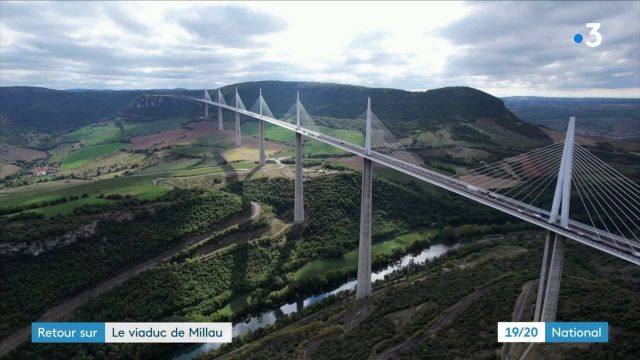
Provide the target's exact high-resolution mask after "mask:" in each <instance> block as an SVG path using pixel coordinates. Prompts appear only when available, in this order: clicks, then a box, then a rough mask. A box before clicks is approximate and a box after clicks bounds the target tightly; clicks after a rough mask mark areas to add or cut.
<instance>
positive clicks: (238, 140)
mask: <svg viewBox="0 0 640 360" xmlns="http://www.w3.org/2000/svg"><path fill="white" fill-rule="evenodd" d="M236 108H240V96H239V95H238V87H237V86H236ZM235 115H236V146H238V147H240V146H242V133H241V130H240V113H239V112H237V111H236V112H235Z"/></svg>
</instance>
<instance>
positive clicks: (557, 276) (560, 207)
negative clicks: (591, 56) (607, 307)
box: [533, 116, 576, 321]
mask: <svg viewBox="0 0 640 360" xmlns="http://www.w3.org/2000/svg"><path fill="white" fill-rule="evenodd" d="M575 122H576V119H575V117H573V116H572V117H570V118H569V126H568V128H567V134H566V136H565V141H564V149H563V152H562V159H561V160H560V169H559V170H558V180H557V182H556V189H555V193H554V196H553V204H552V206H551V213H550V214H549V223H553V224H555V223H557V222H558V220H560V225H561V226H562V227H565V228H568V227H569V203H570V197H571V172H572V167H573V149H574V146H573V145H574V141H575ZM558 216H559V217H560V219H558ZM565 247H566V238H565V237H564V236H560V235H558V234H555V233H552V232H551V231H548V232H547V237H546V239H545V242H544V254H543V256H542V269H541V270H540V282H539V284H538V295H537V299H536V308H535V313H534V319H533V320H534V321H555V318H556V310H557V307H558V296H559V294H560V281H561V278H562V268H563V266H564V254H565Z"/></svg>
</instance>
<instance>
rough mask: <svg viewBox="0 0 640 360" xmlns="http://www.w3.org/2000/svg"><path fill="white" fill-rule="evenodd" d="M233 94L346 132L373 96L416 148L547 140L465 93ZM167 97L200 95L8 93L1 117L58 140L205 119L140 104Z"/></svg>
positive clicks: (281, 89)
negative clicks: (103, 123) (113, 127)
mask: <svg viewBox="0 0 640 360" xmlns="http://www.w3.org/2000/svg"><path fill="white" fill-rule="evenodd" d="M236 86H237V87H238V91H239V93H240V96H241V98H242V99H243V100H244V102H245V105H246V106H247V107H250V106H251V104H253V103H254V101H255V99H256V98H257V95H258V91H259V89H262V91H263V94H264V96H265V99H266V101H267V102H268V104H269V106H270V107H271V109H272V111H273V112H274V114H276V116H279V115H282V114H284V113H286V111H287V110H288V109H289V108H290V107H291V105H292V104H293V103H294V102H295V96H296V91H300V94H301V99H302V101H303V103H304V104H305V106H306V108H307V109H308V110H309V112H310V113H311V114H312V115H313V116H314V117H318V118H319V119H318V120H319V121H320V123H322V122H323V121H324V122H325V123H327V122H331V125H334V126H335V125H336V124H338V126H345V127H347V126H348V123H345V122H342V123H340V122H337V123H336V122H335V121H333V120H335V119H354V118H357V117H359V116H360V115H362V114H363V113H364V111H365V108H366V98H367V97H368V96H370V97H371V98H372V101H373V108H374V112H375V113H376V114H377V115H378V116H379V117H380V118H381V119H383V121H384V122H385V124H387V126H388V127H389V128H390V129H391V130H392V131H393V132H395V133H396V134H397V135H399V136H414V140H415V141H418V142H419V139H421V133H422V132H423V131H431V132H437V131H439V130H442V129H445V131H446V132H448V134H446V135H445V137H450V138H452V139H453V141H452V143H454V142H455V140H460V141H464V140H467V141H471V142H474V141H484V142H490V141H494V142H496V141H495V140H496V139H495V136H493V135H492V134H493V133H495V134H499V133H504V132H506V133H515V134H519V135H522V136H524V137H528V138H533V139H544V140H548V137H547V136H546V135H545V134H544V133H543V132H542V131H540V129H538V127H537V126H533V125H530V124H527V123H525V122H523V121H521V120H520V119H518V118H517V117H516V116H515V115H513V114H512V113H511V112H510V111H509V110H508V109H506V108H505V106H504V103H503V101H502V100H500V99H499V98H496V97H493V96H491V95H489V94H487V93H484V92H482V91H480V90H476V89H472V88H468V87H448V88H442V89H435V90H429V91H422V92H410V91H404V90H397V89H383V88H366V87H361V86H352V85H339V84H330V83H315V82H282V81H261V82H247V83H240V84H235V85H229V86H226V87H223V88H222V93H223V95H224V96H225V98H226V99H228V100H229V99H231V97H232V95H233V91H234V90H235V87H236ZM167 93H173V94H181V95H191V96H198V97H200V96H202V91H199V90H180V89H176V90H148V91H144V90H122V91H117V90H109V91H105V90H85V91H76V90H51V89H44V88H34V87H3V88H0V115H1V116H2V117H3V118H4V119H5V123H6V124H7V127H6V128H7V129H9V128H11V129H28V130H32V131H40V132H46V133H53V134H56V133H61V132H66V131H69V130H72V129H75V128H78V127H81V126H83V125H86V124H90V123H94V122H97V121H100V120H105V119H109V118H113V117H115V116H123V117H125V118H128V119H131V120H134V121H142V120H147V119H149V118H157V117H162V116H185V115H187V116H193V115H196V114H198V112H200V113H201V111H202V110H201V108H200V107H198V105H197V104H189V103H184V102H182V101H177V100H173V99H166V98H165V100H162V101H159V100H157V99H162V98H155V99H156V100H154V98H152V97H149V96H143V95H155V94H167ZM212 93H213V91H212ZM3 127H4V126H3ZM496 127H497V129H496ZM18 133H20V131H16V130H13V131H6V134H0V136H2V138H0V140H4V141H5V142H10V143H17V144H20V143H22V144H24V141H23V142H20V141H19V140H24V139H23V138H22V137H20V136H17V135H16V134H18ZM422 138H425V137H424V136H422ZM426 138H428V136H427V137H426ZM497 142H498V143H499V142H500V141H499V140H498V141H497Z"/></svg>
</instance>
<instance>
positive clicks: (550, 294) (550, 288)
mask: <svg viewBox="0 0 640 360" xmlns="http://www.w3.org/2000/svg"><path fill="white" fill-rule="evenodd" d="M554 237H555V241H554V243H553V250H552V253H551V260H550V262H549V271H548V272H547V274H548V275H547V281H546V283H547V288H546V289H545V292H544V301H543V303H542V311H541V313H540V320H539V321H555V320H556V310H557V308H558V297H559V295H560V281H561V280H562V268H563V265H564V251H565V247H566V239H565V237H564V236H560V235H557V234H554Z"/></svg>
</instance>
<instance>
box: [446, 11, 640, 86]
mask: <svg viewBox="0 0 640 360" xmlns="http://www.w3.org/2000/svg"><path fill="white" fill-rule="evenodd" d="M638 16H640V3H637V2H622V3H616V2H610V3H598V2H568V3H565V2H563V3H558V2H554V3H551V2H517V3H503V2H495V3H482V4H477V5H476V6H474V9H473V10H472V12H471V13H470V14H469V15H468V16H467V17H465V18H463V19H461V20H458V21H456V22H454V23H452V24H450V25H448V26H446V27H444V28H443V29H441V30H440V32H439V33H440V35H441V36H443V37H444V38H446V39H447V40H449V41H450V42H451V43H452V44H454V45H456V46H458V47H459V48H460V49H461V50H460V51H458V52H457V53H456V54H455V55H453V56H451V57H450V58H449V59H448V62H447V66H446V68H445V70H444V72H443V74H442V75H443V76H445V77H460V76H467V77H470V78H474V77H475V78H486V79H487V80H486V83H487V85H489V87H491V86H492V85H498V84H502V85H501V86H506V85H507V84H509V83H511V84H514V85H515V84H518V86H522V87H524V88H528V89H530V90H531V91H536V90H538V91H539V90H541V89H557V90H581V89H593V88H597V89H630V90H632V91H635V90H637V89H638V88H639V87H640V84H639V83H638V81H640V66H639V65H640V63H639V62H638V51H639V50H640V49H639V45H640V44H639V43H638V41H639V40H640V23H639V22H638V20H637V19H638ZM587 22H600V23H601V24H602V27H601V29H600V32H601V33H602V34H603V39H604V40H603V42H602V44H601V45H600V46H599V47H597V48H590V47H588V46H585V45H584V44H575V43H574V42H573V35H574V34H576V33H582V34H583V35H584V37H585V40H587V39H588V29H587V28H586V26H585V24H586V23H587ZM615 74H626V76H614V75H615ZM638 95H640V93H638Z"/></svg>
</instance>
